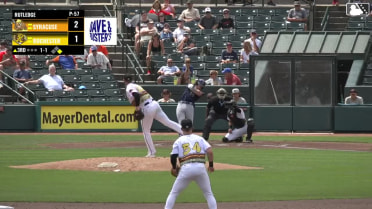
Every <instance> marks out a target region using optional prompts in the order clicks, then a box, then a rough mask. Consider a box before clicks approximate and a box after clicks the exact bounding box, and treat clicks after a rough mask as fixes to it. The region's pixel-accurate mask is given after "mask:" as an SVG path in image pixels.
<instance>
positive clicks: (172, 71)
mask: <svg viewBox="0 0 372 209" xmlns="http://www.w3.org/2000/svg"><path fill="white" fill-rule="evenodd" d="M158 74H159V77H158V79H157V83H158V84H162V83H163V79H164V78H165V77H167V76H173V77H174V76H179V75H180V74H181V71H180V69H179V68H178V67H177V66H175V65H173V60H172V59H168V60H167V65H165V66H163V67H161V68H160V69H159V70H158Z"/></svg>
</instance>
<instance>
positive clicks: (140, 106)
mask: <svg viewBox="0 0 372 209" xmlns="http://www.w3.org/2000/svg"><path fill="white" fill-rule="evenodd" d="M124 84H125V86H126V89H125V91H126V95H127V98H128V100H129V102H130V103H131V104H132V105H133V106H136V110H142V111H143V114H144V115H145V117H144V118H143V119H142V120H141V125H142V132H143V136H144V139H145V143H146V146H147V150H148V151H147V155H146V157H155V154H156V149H155V146H154V143H153V141H152V137H151V126H152V123H153V121H154V119H155V120H157V121H159V122H160V123H162V124H163V125H165V126H167V127H169V128H171V129H173V130H174V131H176V132H178V133H179V134H182V130H181V126H180V125H179V124H178V123H176V122H174V121H171V120H170V119H169V118H168V116H167V115H166V114H165V113H164V111H163V110H162V109H161V107H160V105H159V103H158V102H157V101H155V100H154V99H153V98H152V97H151V95H150V94H149V93H147V92H146V91H145V90H144V89H143V88H142V87H141V86H140V85H137V84H135V83H132V77H131V76H124Z"/></svg>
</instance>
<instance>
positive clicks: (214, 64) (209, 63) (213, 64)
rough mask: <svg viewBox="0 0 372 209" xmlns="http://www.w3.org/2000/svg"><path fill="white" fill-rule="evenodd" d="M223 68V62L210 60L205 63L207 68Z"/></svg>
mask: <svg viewBox="0 0 372 209" xmlns="http://www.w3.org/2000/svg"><path fill="white" fill-rule="evenodd" d="M220 69H221V64H220V63H213V62H208V63H205V70H218V71H219V70H220Z"/></svg>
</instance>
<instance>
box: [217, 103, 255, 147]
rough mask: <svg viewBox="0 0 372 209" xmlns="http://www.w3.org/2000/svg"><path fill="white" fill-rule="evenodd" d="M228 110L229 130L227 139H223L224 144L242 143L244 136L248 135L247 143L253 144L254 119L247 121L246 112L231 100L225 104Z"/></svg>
mask: <svg viewBox="0 0 372 209" xmlns="http://www.w3.org/2000/svg"><path fill="white" fill-rule="evenodd" d="M224 105H225V106H226V108H227V109H228V110H227V120H228V122H229V130H228V133H227V134H226V135H225V137H223V138H222V141H223V142H232V141H235V142H242V141H243V135H244V134H247V138H246V141H247V142H248V143H252V142H253V141H252V139H251V137H252V132H253V128H254V123H253V118H249V119H248V121H247V120H246V119H245V114H244V111H243V110H242V109H241V108H240V107H238V106H237V104H236V102H235V101H233V100H231V101H228V102H225V103H224Z"/></svg>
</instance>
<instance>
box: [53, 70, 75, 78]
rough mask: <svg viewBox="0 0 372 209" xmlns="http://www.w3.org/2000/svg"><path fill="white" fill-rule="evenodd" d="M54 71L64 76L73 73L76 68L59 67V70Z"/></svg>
mask: <svg viewBox="0 0 372 209" xmlns="http://www.w3.org/2000/svg"><path fill="white" fill-rule="evenodd" d="M56 73H57V74H58V75H61V76H62V77H64V76H66V75H75V73H76V70H63V69H60V70H58V71H56Z"/></svg>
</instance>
